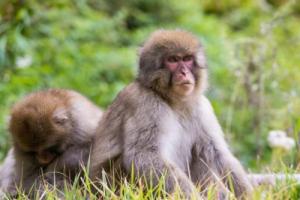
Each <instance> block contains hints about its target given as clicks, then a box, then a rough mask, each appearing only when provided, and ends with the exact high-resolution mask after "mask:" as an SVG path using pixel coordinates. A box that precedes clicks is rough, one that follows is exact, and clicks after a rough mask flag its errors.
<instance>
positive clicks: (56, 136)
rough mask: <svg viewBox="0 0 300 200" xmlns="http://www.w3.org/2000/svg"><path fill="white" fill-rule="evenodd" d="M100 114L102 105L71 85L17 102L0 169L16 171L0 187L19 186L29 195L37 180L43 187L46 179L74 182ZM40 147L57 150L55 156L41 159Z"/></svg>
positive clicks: (11, 191)
mask: <svg viewBox="0 0 300 200" xmlns="http://www.w3.org/2000/svg"><path fill="white" fill-rule="evenodd" d="M101 115H102V111H101V110H100V109H99V108H97V107H96V106H95V105H94V104H93V103H91V102H90V101H89V100H88V99H86V98H85V97H83V96H82V95H80V94H79V93H77V92H75V91H71V90H63V89H49V90H45V91H39V92H35V93H32V94H30V95H28V96H26V97H25V98H24V99H22V100H21V101H19V102H18V103H16V104H15V105H14V106H13V108H12V112H11V119H10V123H9V131H10V133H11V134H12V139H13V148H12V149H11V151H10V152H11V153H10V154H9V155H8V158H7V159H6V162H5V163H4V166H2V168H1V169H7V166H11V165H13V168H11V169H10V172H11V173H10V174H12V175H11V176H9V177H7V176H6V177H5V180H6V181H5V182H3V183H1V184H0V187H1V188H2V189H3V190H4V191H6V192H7V193H9V194H10V195H14V194H15V192H16V186H17V187H20V188H19V189H21V190H24V192H25V193H27V194H29V193H30V191H31V188H32V187H33V186H34V185H35V187H34V188H35V189H37V190H38V189H41V192H43V186H44V183H45V181H46V182H47V183H49V184H50V185H53V184H55V185H56V186H58V187H59V188H60V189H63V187H64V181H65V180H67V181H69V180H70V181H72V179H73V178H74V177H75V175H76V174H78V173H79V172H80V171H81V165H85V164H86V163H87V161H88V158H89V153H90V144H91V142H92V139H93V137H94V133H95V129H96V126H97V123H98V121H99V119H100V117H101ZM40 152H49V153H51V155H55V156H54V160H53V159H52V160H49V162H46V164H45V163H40V160H39V159H38V158H39V157H38V156H39V155H40ZM42 155H43V154H42ZM47 155H48V154H47ZM42 158H43V157H42ZM45 159H46V158H45ZM54 172H55V173H54ZM1 174H4V172H2V173H0V175H1ZM0 178H1V177H0ZM34 192H36V191H35V190H34Z"/></svg>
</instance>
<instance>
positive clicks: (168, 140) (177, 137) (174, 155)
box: [160, 124, 194, 173]
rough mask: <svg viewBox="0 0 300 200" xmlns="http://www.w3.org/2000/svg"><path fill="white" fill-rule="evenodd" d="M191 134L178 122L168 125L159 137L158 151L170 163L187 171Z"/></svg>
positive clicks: (191, 142)
mask: <svg viewBox="0 0 300 200" xmlns="http://www.w3.org/2000/svg"><path fill="white" fill-rule="evenodd" d="M193 140H194V138H193V135H192V134H191V133H190V132H189V131H187V130H185V129H184V128H183V127H182V126H180V125H179V124H177V125H174V124H173V126H171V127H169V128H168V129H167V130H166V131H165V132H164V133H163V134H162V137H161V138H160V153H161V155H162V157H163V158H164V159H165V160H167V161H168V162H170V163H173V164H175V165H176V166H177V167H179V168H180V169H181V170H183V171H185V172H186V173H188V169H189V164H190V162H191V149H192V146H193Z"/></svg>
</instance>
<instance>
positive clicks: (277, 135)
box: [268, 130, 296, 151]
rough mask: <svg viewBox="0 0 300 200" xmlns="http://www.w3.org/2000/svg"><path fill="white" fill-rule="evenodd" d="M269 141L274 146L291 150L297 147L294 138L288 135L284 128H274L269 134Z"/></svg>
mask: <svg viewBox="0 0 300 200" xmlns="http://www.w3.org/2000/svg"><path fill="white" fill-rule="evenodd" d="M268 143H269V145H270V147H272V148H282V149H284V150H287V151H290V150H291V149H292V148H294V147H295V145H296V142H295V140H294V139H293V138H291V137H288V136H287V134H286V132H284V131H282V130H272V131H270V132H269V135H268Z"/></svg>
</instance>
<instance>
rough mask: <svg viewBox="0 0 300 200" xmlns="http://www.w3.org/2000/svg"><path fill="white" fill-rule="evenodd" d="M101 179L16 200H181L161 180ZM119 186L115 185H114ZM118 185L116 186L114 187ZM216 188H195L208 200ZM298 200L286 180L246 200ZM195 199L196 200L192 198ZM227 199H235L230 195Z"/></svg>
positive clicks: (299, 188) (84, 178)
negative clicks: (167, 189) (168, 190)
mask: <svg viewBox="0 0 300 200" xmlns="http://www.w3.org/2000/svg"><path fill="white" fill-rule="evenodd" d="M101 176H102V179H101V180H100V181H97V182H96V184H95V183H93V182H92V181H91V180H90V178H89V176H88V171H87V170H84V172H83V175H82V176H81V177H79V176H77V177H76V178H75V181H74V183H73V184H72V185H70V184H67V183H66V184H65V186H64V188H63V189H62V190H60V189H58V188H56V187H55V184H54V186H50V185H47V184H45V185H44V189H43V191H41V192H39V193H37V192H35V191H36V190H34V191H33V194H34V196H35V197H34V198H32V197H31V198H29V197H28V196H26V195H25V194H24V193H22V192H21V191H19V192H18V197H17V198H15V199H18V200H19V199H20V200H24V199H37V200H38V199H45V200H56V199H66V200H69V199H70V200H73V199H76V200H81V199H82V200H86V199H89V200H98V199H99V196H101V198H100V199H103V200H111V199H112V200H114V199H132V200H143V199H147V200H148V199H149V200H152V199H184V195H183V193H182V191H181V190H180V188H178V187H177V188H176V189H175V191H174V192H173V193H172V194H168V193H167V192H166V191H165V190H164V188H165V185H164V177H161V179H160V181H159V183H158V185H156V186H153V185H151V184H146V182H145V181H143V179H141V178H140V179H135V178H133V177H130V178H128V179H126V178H123V179H122V180H121V181H119V182H118V181H115V180H114V179H111V180H112V181H111V182H110V181H108V180H109V179H108V178H107V177H108V176H107V175H106V173H105V172H102V174H101ZM117 182H118V184H116V183H117ZM117 185H118V186H117ZM216 188H217V187H216V185H210V186H209V187H208V188H207V189H206V190H205V192H202V193H201V192H200V188H199V187H198V188H197V190H199V191H197V192H199V194H201V195H202V196H203V197H205V198H207V199H208V200H214V199H216V195H217V192H218V191H217V189H216ZM299 198H300V186H299V184H298V183H296V182H295V181H294V180H291V179H287V180H284V181H277V183H276V184H275V185H273V186H271V185H263V186H257V187H255V188H254V191H253V193H252V196H251V197H249V198H248V199H253V200H260V199H265V200H281V199H299ZM3 199H12V198H9V197H7V196H6V197H4V198H3ZM192 199H196V198H194V197H193V198H192ZM228 199H231V200H234V199H236V198H235V197H233V195H231V196H230V197H229V198H228Z"/></svg>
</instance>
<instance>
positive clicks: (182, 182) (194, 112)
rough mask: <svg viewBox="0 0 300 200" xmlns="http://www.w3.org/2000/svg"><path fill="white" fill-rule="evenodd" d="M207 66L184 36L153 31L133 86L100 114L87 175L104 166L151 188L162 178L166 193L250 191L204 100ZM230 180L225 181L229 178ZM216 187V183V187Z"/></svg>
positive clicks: (201, 53)
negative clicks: (215, 187)
mask: <svg viewBox="0 0 300 200" xmlns="http://www.w3.org/2000/svg"><path fill="white" fill-rule="evenodd" d="M206 87H207V66H206V61H205V55H204V51H203V47H202V46H201V44H200V43H199V41H198V39H197V38H196V37H195V36H194V35H192V34H191V33H189V32H186V31H182V30H158V31H155V32H154V33H153V34H152V35H151V36H150V37H149V39H148V40H147V41H146V42H145V43H144V45H143V47H142V49H141V51H140V56H139V72H138V75H137V78H136V80H135V81H134V82H133V83H131V84H130V85H128V86H127V87H126V88H125V89H123V90H122V91H121V92H120V93H119V95H118V96H117V97H116V99H115V100H114V102H113V103H112V105H111V106H110V107H109V108H108V110H107V111H106V112H105V113H104V115H103V117H102V119H101V121H100V124H99V126H98V128H97V131H96V137H95V141H94V143H93V147H92V148H93V149H92V155H91V170H90V172H91V174H90V175H91V177H92V178H93V179H95V178H94V177H98V178H100V177H101V170H103V169H106V167H107V166H108V163H109V162H120V165H121V168H124V170H125V172H127V173H129V174H130V173H131V171H132V169H133V170H134V174H135V175H138V176H139V177H141V176H143V177H146V179H147V180H148V181H149V182H151V183H154V184H157V183H158V180H159V178H160V177H161V175H163V174H164V175H165V187H166V191H167V192H172V191H174V188H175V187H176V186H180V188H181V189H182V191H183V192H184V194H185V195H186V197H188V198H190V197H191V196H192V194H193V191H194V189H195V185H197V186H200V187H201V189H202V190H205V189H207V187H208V185H209V184H212V183H216V184H219V185H221V186H220V187H221V188H222V187H223V186H227V188H230V187H229V185H230V183H232V185H233V189H234V194H235V195H236V196H237V197H242V196H244V195H247V194H248V193H249V192H250V191H251V190H252V186H251V184H250V182H249V180H248V179H247V175H246V173H245V171H244V169H243V167H242V166H241V164H240V163H239V161H238V160H237V159H236V158H235V157H234V156H233V155H232V153H231V152H230V151H229V148H228V146H227V144H226V142H225V140H224V138H223V132H222V129H221V127H220V125H219V123H218V121H217V118H216V116H215V114H214V111H213V108H212V106H211V104H210V102H209V100H208V99H207V98H206V97H205V96H204V91H205V89H206ZM229 179H230V180H229ZM220 183H221V184H220Z"/></svg>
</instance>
